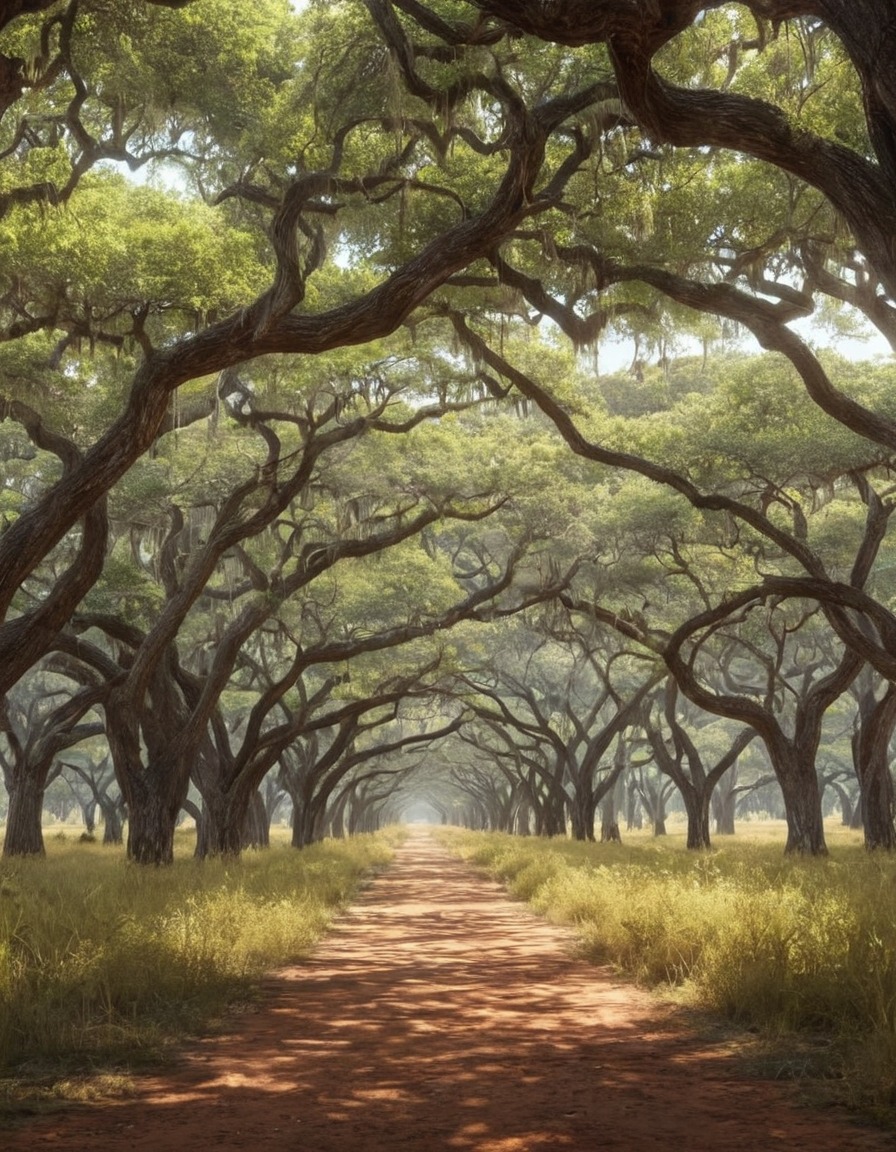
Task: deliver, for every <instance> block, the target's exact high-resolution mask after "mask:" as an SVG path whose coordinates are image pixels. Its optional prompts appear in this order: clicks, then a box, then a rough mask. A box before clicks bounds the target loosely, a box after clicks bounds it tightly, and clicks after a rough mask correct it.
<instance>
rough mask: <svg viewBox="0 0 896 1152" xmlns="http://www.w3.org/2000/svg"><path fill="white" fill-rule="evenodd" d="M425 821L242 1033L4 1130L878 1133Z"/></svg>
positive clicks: (712, 1145)
mask: <svg viewBox="0 0 896 1152" xmlns="http://www.w3.org/2000/svg"><path fill="white" fill-rule="evenodd" d="M569 943H570V938H569V936H568V934H567V933H565V932H564V931H563V930H562V929H558V928H555V927H552V926H550V925H548V924H545V923H543V922H541V921H539V920H538V919H536V918H535V917H533V916H532V915H531V914H530V913H529V912H528V911H527V910H526V909H524V908H523V907H522V906H520V905H518V904H515V903H512V902H511V901H509V900H508V899H506V898H505V896H504V895H503V893H502V891H501V889H500V888H499V887H498V886H497V885H494V884H492V883H490V882H488V881H486V880H483V879H481V878H480V877H478V876H477V875H476V874H475V873H474V872H472V871H471V870H470V869H469V868H467V867H466V866H465V865H463V864H462V863H460V862H458V861H457V860H455V859H453V858H452V857H450V856H449V855H448V854H447V853H446V852H445V851H444V849H442V848H441V847H439V846H438V845H437V844H436V843H435V842H434V841H433V840H432V839H430V838H429V837H428V836H427V835H426V834H425V833H419V834H415V835H414V836H413V837H412V838H411V839H410V840H409V842H408V843H407V844H406V845H405V846H404V847H403V848H402V849H400V851H399V854H398V857H397V860H396V863H395V865H394V866H393V867H392V868H391V869H390V870H389V871H388V872H387V873H385V874H383V875H382V876H381V877H379V878H378V879H377V880H376V881H375V882H374V883H373V884H372V885H371V886H370V887H369V888H368V889H367V890H366V891H365V893H364V895H363V897H362V899H361V900H360V901H359V903H358V904H356V905H355V906H354V908H353V909H352V910H351V911H350V912H349V913H348V914H347V915H346V916H344V917H343V918H341V919H340V921H339V922H338V924H337V925H336V927H335V929H334V931H333V932H332V933H331V934H330V935H329V936H328V937H327V939H326V940H325V941H324V942H323V944H322V945H321V947H320V948H319V949H318V950H317V952H316V953H315V955H314V957H313V959H312V960H311V961H309V962H307V963H305V964H302V965H301V966H297V967H295V968H291V969H288V970H286V971H284V972H281V973H278V974H277V977H276V978H274V979H271V980H270V981H269V982H268V983H267V985H266V986H265V990H264V996H263V999H262V1001H261V1003H260V1005H259V1006H258V1009H257V1010H256V1011H253V1012H251V1013H247V1014H246V1015H244V1016H241V1017H235V1018H234V1027H235V1028H236V1031H234V1032H233V1034H231V1035H227V1036H224V1037H221V1036H217V1037H213V1038H210V1039H209V1040H207V1041H205V1042H203V1043H200V1044H198V1045H196V1046H194V1047H191V1048H190V1049H189V1051H188V1052H186V1053H185V1054H184V1056H183V1058H182V1059H181V1060H180V1061H179V1062H178V1063H177V1064H176V1065H174V1066H173V1067H172V1068H171V1069H170V1070H168V1071H166V1072H165V1073H164V1074H161V1075H157V1076H154V1077H152V1078H147V1079H145V1080H141V1081H140V1083H139V1085H138V1091H137V1095H136V1097H135V1098H132V1099H128V1100H126V1101H123V1102H120V1103H106V1104H101V1105H92V1106H90V1107H84V1108H79V1109H77V1110H74V1111H69V1112H65V1113H62V1114H57V1115H55V1116H52V1117H46V1118H43V1119H41V1120H37V1121H33V1122H29V1123H27V1124H25V1125H24V1126H23V1127H21V1128H19V1129H18V1130H17V1131H15V1132H13V1133H9V1132H4V1133H2V1134H0V1145H2V1146H3V1147H4V1149H6V1150H7V1152H25V1150H26V1149H27V1150H28V1152H33V1150H34V1149H35V1148H41V1149H53V1148H60V1149H61V1148H65V1149H66V1150H67V1152H81V1150H83V1152H87V1150H88V1149H89V1150H90V1152H111V1150H113V1149H114V1150H115V1152H120V1150H121V1149H127V1150H131V1149H135V1150H149V1149H153V1150H158V1152H163V1150H164V1152H172V1150H174V1152H179V1150H181V1149H190V1150H191V1152H207V1150H212V1152H231V1150H233V1149H243V1148H247V1149H248V1148H253V1149H265V1150H271V1152H275V1150H277V1152H279V1150H286V1149H289V1150H291V1152H337V1150H338V1152H355V1150H359V1152H361V1150H363V1152H387V1150H388V1152H392V1150H405V1152H424V1150H425V1152H437V1150H441V1149H461V1150H463V1149H470V1150H475V1152H540V1150H542V1149H555V1148H556V1149H573V1150H582V1152H586V1150H587V1152H599V1150H604V1149H613V1150H618V1152H642V1150H643V1152H650V1150H657V1152H658V1150H660V1149H662V1150H663V1152H667V1150H670V1149H684V1148H687V1149H688V1150H689V1152H766V1150H776V1152H797V1150H801V1152H802V1150H805V1149H812V1150H813V1152H858V1150H860V1149H861V1150H864V1152H872V1150H873V1152H877V1150H881V1152H882V1150H883V1149H892V1148H893V1140H892V1138H891V1137H889V1136H887V1135H885V1134H881V1133H879V1132H876V1131H873V1130H871V1129H864V1128H861V1127H858V1126H855V1125H853V1124H851V1123H850V1122H849V1120H848V1119H847V1118H846V1117H845V1116H843V1115H841V1114H840V1113H838V1112H829V1113H822V1114H818V1113H813V1112H810V1111H807V1110H805V1109H801V1108H797V1107H795V1106H793V1105H791V1104H789V1103H788V1102H787V1100H786V1098H785V1095H784V1092H783V1091H782V1089H781V1088H780V1087H779V1086H778V1085H776V1084H770V1083H766V1082H762V1081H755V1080H752V1081H748V1080H742V1079H738V1078H737V1074H736V1069H735V1068H734V1066H733V1063H732V1061H731V1060H730V1059H729V1058H728V1057H727V1056H726V1054H725V1051H724V1048H723V1047H722V1046H721V1045H719V1046H718V1047H714V1046H713V1045H712V1044H711V1043H707V1042H706V1041H705V1040H703V1041H701V1040H699V1039H697V1038H694V1037H691V1036H689V1035H687V1034H686V1033H683V1032H682V1030H681V1027H680V1025H677V1024H675V1023H674V1022H673V1021H672V1020H671V1018H668V1017H667V1016H666V1014H664V1012H663V1011H662V1010H660V1009H658V1008H657V1006H656V1003H655V1002H654V1001H653V1000H652V999H651V998H650V997H649V996H648V995H646V994H644V993H641V992H639V991H638V990H636V989H633V988H631V987H629V986H628V985H624V984H621V983H619V982H618V981H615V980H614V979H612V978H611V977H609V976H608V975H607V974H606V973H604V972H602V971H601V970H599V969H594V968H592V967H589V966H587V965H586V964H584V963H582V962H580V961H577V960H575V959H573V958H572V956H571V954H570V949H569Z"/></svg>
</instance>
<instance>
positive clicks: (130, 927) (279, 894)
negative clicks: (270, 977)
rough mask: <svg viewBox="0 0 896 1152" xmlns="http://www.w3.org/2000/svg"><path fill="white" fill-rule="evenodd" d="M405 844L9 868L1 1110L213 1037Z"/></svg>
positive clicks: (72, 841) (4, 899)
mask: <svg viewBox="0 0 896 1152" xmlns="http://www.w3.org/2000/svg"><path fill="white" fill-rule="evenodd" d="M396 835H397V834H396V833H394V832H393V833H391V834H379V835H377V836H359V837H355V838H353V839H351V840H347V841H333V840H330V841H325V842H324V843H322V844H319V845H314V846H312V847H310V848H308V849H305V850H303V851H302V852H297V851H295V850H294V849H292V848H290V847H288V846H287V845H285V844H279V845H275V846H274V847H272V848H271V849H269V850H268V851H265V852H249V853H246V854H245V855H244V857H243V859H242V860H241V861H240V862H238V863H234V862H232V861H231V862H225V861H221V860H209V861H205V862H204V863H200V862H197V861H195V860H193V859H192V858H191V852H192V841H191V838H190V836H189V835H188V834H183V835H181V834H179V836H180V844H179V849H178V852H177V855H176V859H175V863H174V865H173V866H171V867H170V868H144V867H139V866H136V865H131V864H127V863H126V862H125V860H124V857H123V854H122V852H121V851H120V850H110V849H108V848H103V847H102V846H101V845H98V844H86V843H81V842H79V841H78V838H77V835H75V836H73V837H67V838H66V839H64V840H59V839H56V838H54V837H53V836H52V835H51V836H49V837H48V840H47V857H46V859H33V860H31V859H28V860H0V1100H2V1099H3V1096H4V1089H5V1095H6V1096H7V1098H8V1097H9V1096H11V1095H18V1094H20V1087H21V1083H22V1080H23V1078H24V1080H25V1081H26V1082H30V1081H35V1080H39V1079H41V1078H42V1077H46V1076H49V1077H50V1079H52V1080H54V1081H55V1083H56V1088H54V1090H53V1091H54V1092H55V1093H57V1094H58V1084H59V1081H60V1080H61V1079H62V1078H64V1077H65V1076H66V1075H71V1074H75V1075H74V1078H73V1079H72V1081H71V1082H72V1083H73V1084H75V1083H78V1082H79V1081H78V1078H77V1074H78V1073H80V1072H82V1071H83V1070H84V1069H94V1070H97V1071H99V1072H103V1073H107V1074H108V1073H114V1072H116V1071H117V1070H118V1069H119V1067H121V1066H125V1065H127V1064H132V1063H133V1062H134V1061H135V1060H137V1061H139V1060H140V1059H141V1058H144V1059H155V1058H156V1057H157V1056H158V1055H159V1053H160V1052H161V1051H163V1050H164V1049H165V1048H166V1047H167V1046H168V1045H170V1044H171V1043H173V1042H175V1041H177V1040H180V1039H182V1038H183V1037H184V1036H185V1035H188V1034H190V1033H193V1032H195V1031H196V1030H197V1029H200V1028H205V1027H208V1025H209V1023H210V1022H211V1021H212V1020H213V1019H215V1018H216V1017H218V1016H220V1015H221V1014H222V1013H223V1012H224V1011H226V1009H227V1007H228V1005H230V1004H233V1003H234V1002H236V1001H239V1000H245V999H246V998H247V997H249V996H251V995H252V992H253V988H254V986H255V985H256V984H257V982H258V980H259V978H260V977H261V976H262V975H263V974H264V973H265V972H267V971H270V970H271V969H272V968H275V967H277V966H278V965H283V964H286V963H288V962H291V961H295V960H298V959H300V958H301V957H303V956H306V955H307V954H308V952H309V951H310V949H311V948H312V946H313V945H314V943H315V941H316V940H318V939H319V938H320V936H321V934H322V933H323V932H324V931H325V929H326V927H327V925H328V924H329V922H330V920H331V918H332V916H333V914H334V913H335V912H336V911H337V910H338V909H340V908H341V907H343V906H344V905H345V904H346V902H347V901H349V900H350V899H351V898H352V896H353V895H354V893H355V892H356V890H357V888H358V885H359V883H360V882H361V881H362V879H363V878H364V876H365V875H367V874H369V873H370V872H371V871H372V870H375V869H378V868H381V867H383V866H384V865H385V864H386V863H387V862H388V861H389V859H391V855H392V850H391V845H392V844H394V843H395V840H396ZM77 1090H78V1091H82V1090H84V1089H83V1084H82V1085H81V1087H80V1088H78V1089H77ZM73 1091H74V1089H73Z"/></svg>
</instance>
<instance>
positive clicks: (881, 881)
mask: <svg viewBox="0 0 896 1152" xmlns="http://www.w3.org/2000/svg"><path fill="white" fill-rule="evenodd" d="M443 835H445V834H443ZM446 839H447V841H448V843H449V845H450V846H452V847H453V848H454V850H455V851H457V852H459V853H460V854H461V855H463V856H464V857H466V858H467V859H468V860H470V861H471V862H472V863H474V864H476V865H478V866H479V867H481V868H484V869H486V870H487V871H488V872H489V873H490V874H491V875H492V876H494V877H496V878H497V879H499V880H501V881H502V882H503V883H504V884H505V885H506V886H507V888H508V889H509V891H510V892H511V893H513V894H514V895H515V896H517V897H519V898H520V899H524V900H527V901H529V902H530V903H531V904H532V906H533V907H534V908H535V909H536V910H537V911H539V912H541V913H542V914H544V915H545V916H547V917H549V918H550V919H553V920H555V921H557V922H562V923H567V924H572V925H574V926H575V927H576V929H577V931H578V933H579V936H580V938H581V941H582V949H583V951H584V952H585V954H586V955H587V956H588V957H589V958H590V959H592V960H594V961H595V962H599V963H606V964H612V965H614V966H615V967H616V968H617V969H618V970H619V971H622V972H625V973H627V974H629V975H631V976H633V977H635V978H636V979H638V980H639V981H641V982H643V983H646V984H649V985H651V986H661V985H667V986H671V987H674V988H675V989H676V996H677V997H678V998H680V999H684V1000H687V1001H690V1002H691V1003H692V1004H694V1005H697V1006H700V1007H702V1008H706V1009H711V1010H713V1011H717V1012H719V1013H722V1014H724V1015H725V1016H727V1017H728V1018H730V1019H733V1020H735V1021H737V1022H739V1023H741V1024H743V1025H745V1026H748V1027H751V1028H758V1029H760V1030H761V1031H762V1032H763V1033H764V1034H765V1035H769V1036H776V1037H778V1038H780V1037H782V1036H785V1035H789V1036H790V1037H796V1038H798V1037H799V1036H806V1035H810V1036H812V1037H813V1038H814V1039H815V1040H816V1041H818V1042H819V1043H818V1052H820V1053H821V1054H822V1055H823V1060H822V1061H821V1062H819V1059H818V1057H817V1056H815V1057H814V1058H813V1062H812V1063H813V1067H814V1068H815V1069H816V1071H817V1070H819V1069H820V1071H821V1074H822V1075H824V1076H828V1077H830V1078H831V1079H832V1080H836V1082H837V1083H838V1084H839V1086H840V1089H841V1095H843V1096H845V1097H846V1098H848V1099H849V1100H850V1102H852V1103H853V1104H856V1105H859V1106H861V1107H864V1108H869V1107H870V1108H871V1109H872V1110H875V1111H877V1112H878V1113H879V1114H881V1115H884V1114H887V1115H889V1116H890V1117H893V1116H896V860H893V859H890V858H887V857H885V856H878V855H869V854H868V853H866V852H864V850H863V849H862V848H861V846H860V844H859V843H858V841H857V840H856V838H855V837H837V838H835V840H834V846H833V848H832V852H831V856H830V857H829V858H827V859H823V860H806V859H793V858H784V857H783V856H782V845H781V843H780V842H778V843H774V842H769V841H767V840H766V841H765V842H753V843H751V842H749V841H748V840H747V839H745V838H740V837H737V838H728V839H727V840H726V842H725V844H724V846H723V847H720V848H718V849H717V850H715V851H713V852H711V853H706V854H692V853H688V852H686V851H684V848H683V842H682V840H681V839H680V838H679V839H677V840H675V839H670V840H669V841H666V842H663V841H658V840H648V839H643V840H639V841H633V842H632V843H631V844H629V845H623V846H617V845H600V844H591V845H587V844H577V843H572V842H569V841H563V840H548V841H545V840H538V839H534V838H533V839H520V838H518V837H510V836H503V835H493V834H483V833H472V834H471V833H460V832H449V833H448V834H447V835H446Z"/></svg>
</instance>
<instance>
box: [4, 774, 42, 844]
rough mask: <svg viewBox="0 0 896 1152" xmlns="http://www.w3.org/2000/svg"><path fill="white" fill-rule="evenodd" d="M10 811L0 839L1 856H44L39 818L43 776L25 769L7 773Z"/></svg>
mask: <svg viewBox="0 0 896 1152" xmlns="http://www.w3.org/2000/svg"><path fill="white" fill-rule="evenodd" d="M5 780H6V790H7V792H8V793H9V811H8V812H7V816H6V834H5V836H4V839H3V855H4V856H43V855H44V854H45V848H44V838H43V832H42V830H41V815H42V812H43V801H44V790H45V788H46V773H45V772H44V773H40V774H38V773H35V772H30V771H28V770H27V766H23V767H21V768H12V769H11V770H10V771H9V772H7V773H6V776H5Z"/></svg>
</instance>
